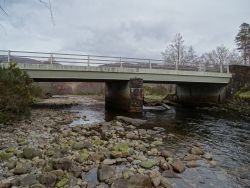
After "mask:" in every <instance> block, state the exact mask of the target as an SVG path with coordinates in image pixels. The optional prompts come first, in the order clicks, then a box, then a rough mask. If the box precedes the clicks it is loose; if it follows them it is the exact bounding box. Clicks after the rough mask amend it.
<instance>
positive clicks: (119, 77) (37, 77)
mask: <svg viewBox="0 0 250 188" xmlns="http://www.w3.org/2000/svg"><path fill="white" fill-rule="evenodd" d="M4 66H8V64H4ZM18 67H19V68H20V69H22V70H25V71H26V72H27V73H28V74H29V76H30V77H31V78H32V79H34V81H53V82H60V81H103V82H105V81H115V80H116V81H129V80H130V79H131V78H141V79H143V82H150V83H211V84H227V83H229V81H230V78H231V77H232V75H231V74H230V73H216V72H197V71H183V70H162V69H143V68H121V67H100V66H91V67H90V66H68V65H58V64H18Z"/></svg>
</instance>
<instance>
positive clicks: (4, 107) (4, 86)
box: [0, 63, 40, 123]
mask: <svg viewBox="0 0 250 188" xmlns="http://www.w3.org/2000/svg"><path fill="white" fill-rule="evenodd" d="M32 83H33V81H32V79H31V78H30V77H29V75H28V74H27V73H26V72H24V71H22V70H21V69H19V68H18V67H17V66H16V64H15V63H10V64H9V66H8V67H7V68H5V67H1V66H0V123H3V122H9V121H13V120H17V119H21V118H23V117H27V116H29V114H30V105H31V104H32V103H33V99H34V97H36V96H38V95H39V93H40V89H39V88H38V87H37V86H34V85H33V84H32Z"/></svg>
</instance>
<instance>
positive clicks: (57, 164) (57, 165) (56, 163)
mask: <svg viewBox="0 0 250 188" xmlns="http://www.w3.org/2000/svg"><path fill="white" fill-rule="evenodd" d="M52 167H53V169H55V170H57V169H62V170H67V171H68V170H69V169H70V168H71V167H72V161H71V160H70V159H67V158H61V159H55V160H53V161H52Z"/></svg>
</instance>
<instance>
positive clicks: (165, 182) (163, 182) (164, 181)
mask: <svg viewBox="0 0 250 188" xmlns="http://www.w3.org/2000/svg"><path fill="white" fill-rule="evenodd" d="M160 185H161V186H162V187H164V188H172V187H173V186H172V184H171V182H170V181H169V180H168V179H167V178H164V177H161V184H160Z"/></svg>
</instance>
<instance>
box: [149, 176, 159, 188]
mask: <svg viewBox="0 0 250 188" xmlns="http://www.w3.org/2000/svg"><path fill="white" fill-rule="evenodd" d="M151 181H152V183H153V185H154V186H155V187H157V186H159V185H160V183H161V178H160V177H159V176H158V177H153V178H151Z"/></svg>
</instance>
